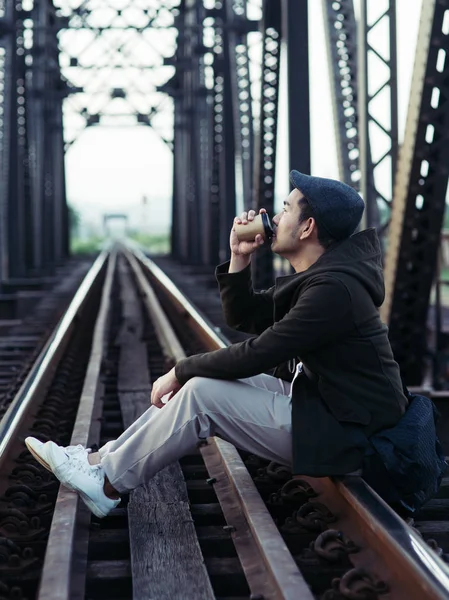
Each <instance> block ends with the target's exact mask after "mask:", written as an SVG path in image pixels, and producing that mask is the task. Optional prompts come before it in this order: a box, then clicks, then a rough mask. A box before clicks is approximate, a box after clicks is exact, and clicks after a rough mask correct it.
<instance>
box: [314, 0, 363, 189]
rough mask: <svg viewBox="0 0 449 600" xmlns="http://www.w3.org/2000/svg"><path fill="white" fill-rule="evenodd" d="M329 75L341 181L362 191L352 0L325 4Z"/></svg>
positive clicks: (326, 0)
mask: <svg viewBox="0 0 449 600" xmlns="http://www.w3.org/2000/svg"><path fill="white" fill-rule="evenodd" d="M322 8H323V18H324V26H325V30H326V47H327V57H328V65H329V72H330V82H331V94H332V109H333V115H334V127H335V138H336V145H337V159H338V170H339V174H340V178H341V180H342V181H344V182H345V183H347V184H348V185H351V186H352V187H353V188H354V189H356V190H357V191H360V179H361V173H360V147H359V121H358V119H359V115H358V103H357V93H358V85H357V23H356V20H355V14H354V1H353V0H340V1H339V2H332V1H329V0H322Z"/></svg>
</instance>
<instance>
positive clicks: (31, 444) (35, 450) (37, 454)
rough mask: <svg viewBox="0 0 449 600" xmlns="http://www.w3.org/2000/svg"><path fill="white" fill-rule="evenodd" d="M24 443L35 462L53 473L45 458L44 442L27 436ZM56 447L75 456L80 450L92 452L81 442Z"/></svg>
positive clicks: (45, 447) (45, 448)
mask: <svg viewBox="0 0 449 600" xmlns="http://www.w3.org/2000/svg"><path fill="white" fill-rule="evenodd" d="M52 443H54V442H52ZM25 444H26V447H27V448H28V450H29V451H30V452H31V454H32V455H33V457H34V458H35V459H36V460H37V462H38V463H40V464H41V465H42V466H43V467H45V468H46V469H47V471H50V473H53V469H52V468H51V466H50V464H49V462H48V459H47V446H46V443H44V442H40V441H39V440H38V439H36V438H35V437H27V438H25ZM58 447H59V448H62V449H63V450H64V452H65V453H66V454H67V455H72V456H76V455H77V454H79V453H82V452H87V454H90V453H91V452H92V450H91V449H90V448H84V447H83V446H81V444H78V445H77V446H66V447H65V448H64V447H63V446H58Z"/></svg>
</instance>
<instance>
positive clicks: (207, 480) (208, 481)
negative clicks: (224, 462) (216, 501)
mask: <svg viewBox="0 0 449 600" xmlns="http://www.w3.org/2000/svg"><path fill="white" fill-rule="evenodd" d="M206 483H208V484H209V485H214V483H217V478H216V477H209V479H206Z"/></svg>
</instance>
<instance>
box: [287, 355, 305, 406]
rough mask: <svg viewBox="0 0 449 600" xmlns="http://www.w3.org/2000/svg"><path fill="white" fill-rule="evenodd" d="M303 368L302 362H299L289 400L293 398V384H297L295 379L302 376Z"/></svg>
mask: <svg viewBox="0 0 449 600" xmlns="http://www.w3.org/2000/svg"><path fill="white" fill-rule="evenodd" d="M303 370H304V369H303V368H302V362H299V363H298V364H297V365H296V370H295V375H294V377H293V379H292V385H291V387H290V394H289V398H291V397H292V396H293V384H294V383H295V379H296V378H297V377H298V375H300V374H301V373H302V372H303Z"/></svg>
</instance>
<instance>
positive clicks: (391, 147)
mask: <svg viewBox="0 0 449 600" xmlns="http://www.w3.org/2000/svg"><path fill="white" fill-rule="evenodd" d="M382 6H383V5H381V4H380V3H379V2H378V0H361V1H360V22H359V35H358V73H357V74H358V101H357V105H358V117H359V121H358V132H359V144H360V170H361V186H360V189H361V193H362V196H363V198H364V200H365V204H366V210H365V213H364V217H363V222H362V223H363V226H364V227H377V228H378V230H379V231H381V229H382V227H381V225H383V223H381V216H380V212H379V203H382V204H383V206H384V207H387V208H388V210H389V209H390V206H391V199H392V195H393V185H394V177H395V173H396V162H397V145H398V119H397V102H398V100H397V64H396V63H397V60H396V0H388V4H387V7H386V8H385V9H382ZM377 71H379V72H380V73H382V71H383V72H384V73H383V75H382V74H380V75H376V74H375V73H376V72H377ZM384 115H389V116H388V117H387V118H385V117H384ZM373 148H376V153H374V152H373ZM377 148H379V150H377ZM371 174H372V175H371Z"/></svg>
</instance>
